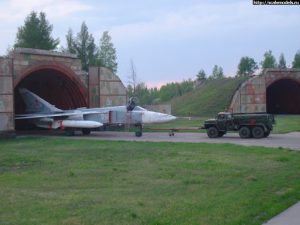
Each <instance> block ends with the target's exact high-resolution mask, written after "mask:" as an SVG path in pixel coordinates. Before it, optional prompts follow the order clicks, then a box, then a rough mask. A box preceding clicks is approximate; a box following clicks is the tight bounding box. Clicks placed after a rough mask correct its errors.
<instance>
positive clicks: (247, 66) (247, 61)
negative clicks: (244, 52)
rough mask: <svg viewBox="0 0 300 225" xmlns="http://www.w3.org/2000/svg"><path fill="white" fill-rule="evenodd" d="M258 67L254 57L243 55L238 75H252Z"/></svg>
mask: <svg viewBox="0 0 300 225" xmlns="http://www.w3.org/2000/svg"><path fill="white" fill-rule="evenodd" d="M256 69H258V66H257V63H256V62H255V61H254V59H253V58H250V57H247V56H245V57H242V58H241V60H240V63H239V65H238V71H237V73H236V74H237V76H251V75H253V73H254V71H255V70H256Z"/></svg>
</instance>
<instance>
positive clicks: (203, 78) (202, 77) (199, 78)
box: [196, 69, 206, 80]
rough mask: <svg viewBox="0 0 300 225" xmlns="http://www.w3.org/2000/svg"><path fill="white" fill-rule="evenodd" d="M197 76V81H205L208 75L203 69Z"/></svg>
mask: <svg viewBox="0 0 300 225" xmlns="http://www.w3.org/2000/svg"><path fill="white" fill-rule="evenodd" d="M196 76H197V80H205V79H206V73H205V71H204V70H203V69H201V70H200V71H199V72H198V74H197V75H196Z"/></svg>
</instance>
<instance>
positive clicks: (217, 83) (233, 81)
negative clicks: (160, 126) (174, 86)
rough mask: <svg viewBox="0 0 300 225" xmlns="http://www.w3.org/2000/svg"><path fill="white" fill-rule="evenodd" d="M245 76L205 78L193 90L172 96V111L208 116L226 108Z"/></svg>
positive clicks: (175, 113)
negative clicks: (178, 95)
mask: <svg viewBox="0 0 300 225" xmlns="http://www.w3.org/2000/svg"><path fill="white" fill-rule="evenodd" d="M245 80H246V78H245V77H239V78H224V79H216V80H206V81H205V82H204V83H203V84H202V85H201V86H200V87H198V88H196V89H195V90H194V91H192V92H189V93H187V94H184V95H182V96H180V97H175V98H173V99H172V100H171V101H170V103H171V106H172V113H173V114H174V115H177V116H190V115H191V116H207V115H208V116H210V115H215V114H216V113H218V112H220V111H224V110H226V109H228V107H229V105H230V101H231V98H232V96H233V95H234V93H235V91H236V90H237V89H238V88H239V86H240V85H241V84H242V83H243V82H244V81H245Z"/></svg>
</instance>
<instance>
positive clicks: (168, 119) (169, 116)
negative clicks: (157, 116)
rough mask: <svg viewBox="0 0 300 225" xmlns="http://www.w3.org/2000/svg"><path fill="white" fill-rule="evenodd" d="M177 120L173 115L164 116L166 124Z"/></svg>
mask: <svg viewBox="0 0 300 225" xmlns="http://www.w3.org/2000/svg"><path fill="white" fill-rule="evenodd" d="M175 119H176V116H172V115H168V114H166V115H165V116H164V122H169V121H172V120H175Z"/></svg>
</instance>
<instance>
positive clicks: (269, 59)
mask: <svg viewBox="0 0 300 225" xmlns="http://www.w3.org/2000/svg"><path fill="white" fill-rule="evenodd" d="M260 64H261V67H262V68H263V69H267V68H276V67H277V64H276V59H275V57H274V56H273V54H272V51H271V50H269V51H266V52H265V54H264V59H263V61H261V63H260Z"/></svg>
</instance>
